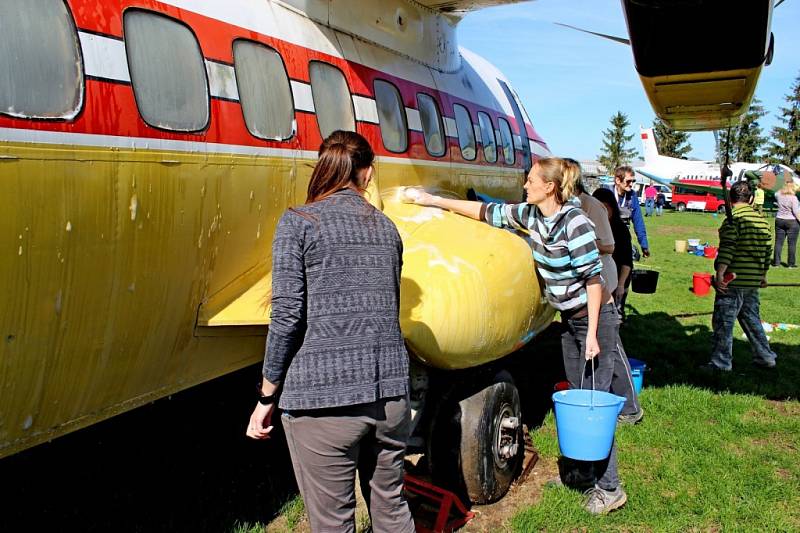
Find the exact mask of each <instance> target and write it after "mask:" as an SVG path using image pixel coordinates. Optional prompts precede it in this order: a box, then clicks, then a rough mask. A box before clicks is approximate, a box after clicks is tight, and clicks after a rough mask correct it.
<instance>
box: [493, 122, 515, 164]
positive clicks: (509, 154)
mask: <svg viewBox="0 0 800 533" xmlns="http://www.w3.org/2000/svg"><path fill="white" fill-rule="evenodd" d="M497 123H498V124H499V125H500V140H501V141H502V143H503V156H505V159H506V164H507V165H513V164H514V156H515V155H516V154H515V153H514V136H513V135H512V134H511V126H510V125H509V124H508V121H507V120H506V119H504V118H502V117H501V118H498V119H497Z"/></svg>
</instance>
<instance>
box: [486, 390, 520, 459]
mask: <svg viewBox="0 0 800 533" xmlns="http://www.w3.org/2000/svg"><path fill="white" fill-rule="evenodd" d="M518 429H519V417H518V416H515V414H514V411H513V409H512V408H511V406H510V405H508V404H505V405H503V407H502V408H501V409H500V414H499V415H498V416H497V419H496V422H495V428H494V437H495V438H494V439H493V442H492V452H493V456H494V461H495V463H497V466H499V467H501V468H505V466H506V464H507V463H508V461H509V460H511V459H512V458H514V457H515V456H516V455H517V451H518V450H519V443H518V442H517V434H518Z"/></svg>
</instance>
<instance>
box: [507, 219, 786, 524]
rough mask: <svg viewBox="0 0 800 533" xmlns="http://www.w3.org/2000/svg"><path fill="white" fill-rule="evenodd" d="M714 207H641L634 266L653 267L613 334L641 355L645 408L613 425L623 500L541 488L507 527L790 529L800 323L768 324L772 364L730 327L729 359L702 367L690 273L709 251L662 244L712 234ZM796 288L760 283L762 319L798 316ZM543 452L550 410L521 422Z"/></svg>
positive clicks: (705, 334) (705, 331)
mask: <svg viewBox="0 0 800 533" xmlns="http://www.w3.org/2000/svg"><path fill="white" fill-rule="evenodd" d="M721 220H722V219H721V218H718V217H714V216H712V215H710V214H699V213H682V214H678V213H671V212H668V213H666V214H665V215H664V216H663V217H660V218H648V219H646V221H647V228H648V235H649V237H650V239H651V250H652V257H651V258H650V259H648V260H647V261H645V262H642V263H640V264H639V265H637V268H638V267H640V268H653V269H656V270H658V271H659V272H660V277H659V284H658V291H657V292H656V294H654V295H639V294H633V295H632V296H631V298H630V299H629V301H628V303H629V305H630V308H629V315H628V321H627V323H626V325H625V326H624V328H623V331H622V338H623V341H624V344H625V347H626V349H627V351H628V354H629V355H630V356H631V357H635V358H638V359H642V360H644V361H646V362H647V364H648V367H649V368H650V371H649V372H647V373H646V375H645V390H644V391H643V393H642V395H641V402H642V405H643V407H644V409H645V412H646V415H645V419H644V421H643V422H642V423H641V424H639V425H637V426H635V427H630V426H625V427H620V428H619V430H618V432H617V442H618V446H619V463H620V465H619V470H620V476H621V478H622V480H623V483H624V486H625V489H626V491H627V492H628V495H629V501H628V504H627V506H626V507H625V508H624V509H622V510H620V511H618V512H615V513H612V514H611V515H608V516H605V517H592V516H590V515H588V514H587V513H585V512H584V511H583V510H582V509H581V495H580V494H579V493H576V492H574V491H570V490H568V489H564V488H548V489H546V490H545V491H544V494H543V497H542V499H541V501H540V502H538V504H537V505H535V506H532V507H530V508H527V509H521V510H520V511H519V512H518V514H516V516H514V517H513V519H511V520H510V522H509V524H508V528H509V529H511V530H514V531H540V530H547V531H692V530H696V531H800V453H798V448H799V447H800V403H798V401H797V397H798V395H799V394H800V385H798V382H799V381H800V330H794V331H775V332H773V333H771V334H770V337H771V343H772V347H773V349H774V350H775V352H777V354H778V366H777V369H775V370H762V369H757V368H755V367H753V366H752V365H751V364H750V350H749V345H748V343H747V341H746V340H744V339H743V337H742V331H741V329H740V328H739V327H738V325H737V327H736V332H735V342H734V369H733V371H732V372H730V373H724V374H721V373H720V374H711V375H709V374H707V373H704V372H703V371H700V370H698V369H697V368H696V367H697V365H698V364H700V363H703V362H705V361H707V360H708V354H709V347H710V325H711V311H712V308H713V294H711V295H709V296H707V297H703V298H701V297H697V296H695V295H694V294H692V293H691V292H690V286H691V281H692V273H693V272H702V271H707V272H710V271H711V270H712V268H713V267H712V261H711V260H708V259H705V258H701V257H694V256H690V255H688V254H678V253H675V252H674V251H673V246H674V241H675V240H676V239H686V238H699V239H701V241H708V242H709V243H712V244H715V243H716V241H717V239H716V228H717V226H718V225H719V223H720V222H721ZM768 279H769V281H772V282H774V283H778V282H800V271H798V270H788V269H785V268H780V269H773V270H771V271H770V273H769V275H768ZM798 299H800V288H778V287H775V288H767V289H765V290H763V291H762V293H761V302H762V306H761V309H762V318H763V319H764V320H765V321H767V322H785V323H792V324H800V306H798V305H797V301H798ZM532 435H533V438H534V441H535V443H536V445H537V447H538V448H539V450H540V452H541V453H542V455H543V457H544V458H545V460H554V459H555V458H556V457H557V456H558V444H557V439H556V432H555V423H554V420H553V417H552V414H551V415H548V417H547V418H546V419H545V422H544V424H543V425H542V426H541V427H540V428H537V429H536V430H535V431H533V432H532Z"/></svg>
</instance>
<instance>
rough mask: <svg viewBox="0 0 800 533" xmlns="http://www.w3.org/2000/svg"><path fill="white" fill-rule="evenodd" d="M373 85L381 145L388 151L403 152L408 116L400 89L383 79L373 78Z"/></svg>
mask: <svg viewBox="0 0 800 533" xmlns="http://www.w3.org/2000/svg"><path fill="white" fill-rule="evenodd" d="M373 87H374V88H375V105H376V106H377V108H378V123H379V124H380V126H381V137H382V138H383V146H384V147H385V148H386V149H387V150H389V151H390V152H398V153H401V152H405V151H406V150H407V149H408V122H407V120H408V118H407V117H406V108H405V106H404V105H403V99H402V98H401V96H400V91H398V90H397V87H395V86H394V85H392V84H391V83H389V82H388V81H384V80H375V83H374V84H373Z"/></svg>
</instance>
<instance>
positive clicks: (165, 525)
mask: <svg viewBox="0 0 800 533" xmlns="http://www.w3.org/2000/svg"><path fill="white" fill-rule="evenodd" d="M259 374H260V365H257V367H249V368H246V369H243V370H240V371H238V372H234V373H232V374H230V375H227V376H224V377H222V378H218V379H216V380H213V381H211V382H209V383H206V384H203V385H198V386H196V387H193V388H192V389H189V390H187V391H184V392H182V393H180V394H176V395H173V396H172V398H171V399H163V400H159V401H157V402H155V403H153V404H150V405H147V406H144V407H140V408H138V409H135V410H133V411H131V412H129V413H125V414H122V415H119V416H117V417H114V418H112V419H110V420H107V421H105V422H101V423H99V424H95V425H94V426H91V427H89V428H87V429H84V430H81V431H78V432H76V433H72V434H69V435H66V436H64V437H61V438H58V439H56V440H54V441H53V442H51V443H49V444H43V445H41V446H37V447H34V448H32V449H29V450H26V451H24V452H21V453H18V454H16V455H13V456H11V457H7V458H5V459H2V460H0V479H2V480H3V482H2V484H0V485H2V488H0V501H2V502H3V512H2V513H0V531H26V530H30V529H35V530H52V531H118V532H127V531H190V530H191V531H215V532H219V531H230V530H233V529H234V526H235V523H236V522H237V521H238V522H240V523H244V522H249V523H254V522H262V523H266V522H268V521H269V520H270V519H271V518H272V517H273V516H274V515H275V514H277V513H278V511H279V509H280V507H281V505H282V504H283V503H284V502H285V501H286V500H287V499H289V498H290V497H292V496H293V495H294V494H296V492H297V488H296V486H295V481H294V475H293V473H292V467H291V462H290V459H289V454H288V451H287V450H286V445H285V439H284V437H283V434H282V431H281V430H282V428H281V424H280V422H279V421H277V420H275V421H274V422H276V429H275V431H276V432H277V433H278V434H277V435H275V438H273V439H272V440H271V441H267V442H255V441H251V440H250V439H248V438H247V437H245V436H244V430H245V427H246V425H247V420H248V417H249V416H250V412H251V410H252V408H253V406H254V405H255V403H254V400H255V392H254V389H255V388H254V383H255V382H256V381H257V379H258V376H259Z"/></svg>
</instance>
